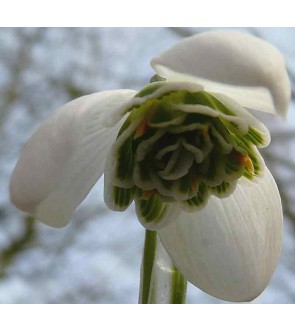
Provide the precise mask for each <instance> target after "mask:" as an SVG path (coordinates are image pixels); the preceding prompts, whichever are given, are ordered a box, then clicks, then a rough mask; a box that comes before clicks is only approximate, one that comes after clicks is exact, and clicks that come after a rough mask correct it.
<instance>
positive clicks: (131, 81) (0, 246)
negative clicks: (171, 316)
mask: <svg viewBox="0 0 295 332" xmlns="http://www.w3.org/2000/svg"><path fill="white" fill-rule="evenodd" d="M206 30H208V28H93V29H90V28H15V29H12V28H1V29H0V303H136V302H137V300H138V288H139V270H140V263H141V252H142V247H143V240H144V229H143V228H142V227H141V225H140V224H139V222H138V221H137V220H136V218H135V214H134V211H133V206H132V207H130V208H129V209H128V210H127V211H126V212H125V213H115V212H110V211H109V210H108V209H107V208H106V207H105V205H104V202H103V194H102V189H103V186H102V181H99V182H98V184H97V185H96V186H95V187H94V189H93V190H92V191H91V193H90V194H89V196H88V197H87V199H86V200H85V201H84V203H83V204H82V205H81V206H80V207H79V209H78V210H77V212H76V214H75V217H74V219H73V222H72V223H71V224H70V225H69V226H68V227H66V228H64V229H61V230H55V229H52V228H49V227H47V226H45V225H42V224H40V223H38V222H35V221H34V220H33V219H32V218H30V217H28V216H26V215H25V214H23V213H21V212H19V211H18V210H16V209H15V208H14V207H13V206H12V205H11V204H10V202H9V196H8V183H9V176H10V174H11V172H12V170H13V167H14V165H15V164H16V161H17V158H18V156H19V154H20V151H21V149H22V147H23V145H24V144H25V142H26V141H27V139H28V138H29V137H30V135H31V134H32V132H33V131H34V130H35V129H36V128H37V127H38V125H39V124H40V122H41V121H42V120H43V119H45V118H47V117H48V116H49V115H50V114H51V113H52V112H53V111H54V110H55V109H56V108H58V107H59V106H61V105H62V104H64V103H66V102H67V101H69V100H71V99H73V98H77V97H79V96H82V95H84V94H89V93H92V92H96V91H100V90H106V89H117V88H130V89H136V90H138V89H141V88H142V87H143V86H144V85H146V84H147V83H148V82H149V80H150V77H151V76H152V75H153V74H154V73H153V71H152V69H151V67H150V66H149V62H150V60H151V58H152V57H153V56H154V55H156V54H158V53H160V52H161V51H164V50H165V49H167V48H168V47H169V46H171V45H173V44H174V43H175V42H177V41H179V40H180V39H182V38H184V37H187V36H190V35H193V34H195V33H200V32H202V31H206ZM240 30H243V31H246V32H248V33H251V34H254V35H256V36H259V37H261V38H264V39H266V40H268V41H270V42H271V43H273V44H274V45H276V46H277V47H278V48H279V49H280V50H281V52H282V53H283V54H284V55H285V58H286V62H287V67H288V72H289V76H290V79H291V81H292V84H293V91H292V104H291V106H290V112H289V115H288V119H287V121H286V123H283V122H282V121H281V120H280V119H278V118H274V117H273V116H263V117H262V120H263V121H264V122H265V123H266V124H267V126H268V127H269V128H270V130H271V134H272V143H271V145H270V146H269V147H268V148H267V149H264V150H263V151H262V153H263V156H264V158H265V160H266V163H267V165H268V167H269V168H270V169H271V171H272V173H273V174H274V177H275V178H276V180H277V183H278V186H279V189H280V192H281V196H282V200H283V206H284V213H285V231H284V242H283V250H282V256H281V259H280V263H279V266H278V268H277V270H276V272H275V274H274V276H273V278H272V281H271V283H270V284H269V286H268V287H267V289H266V290H265V291H264V292H263V294H262V295H261V296H259V297H258V298H257V299H256V300H255V301H254V303H295V204H294V202H295V146H294V143H295V112H294V105H295V104H294V101H295V85H294V84H295V29H293V28H263V29H261V28H259V29H258V28H257V29H256V28H244V29H240ZM187 302H188V303H224V302H223V301H220V300H217V299H215V298H213V297H211V296H209V295H207V294H205V293H204V292H202V291H201V290H199V289H197V288H196V287H194V286H192V285H189V287H188V297H187Z"/></svg>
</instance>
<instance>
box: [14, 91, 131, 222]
mask: <svg viewBox="0 0 295 332" xmlns="http://www.w3.org/2000/svg"><path fill="white" fill-rule="evenodd" d="M135 93H136V92H135V91H132V90H114V91H103V92H98V93H94V94H91V95H88V96H84V97H81V98H78V99H75V100H73V101H71V102H69V103H67V104H66V105H64V106H63V107H62V108H61V109H59V110H58V111H57V112H55V113H54V114H53V115H52V116H51V117H50V118H49V119H48V120H46V121H45V122H44V123H43V124H42V125H41V126H40V127H39V129H38V130H37V131H36V132H35V133H34V134H33V136H32V137H31V138H30V140H29V141H28V143H27V144H26V145H25V147H24V149H23V152H22V154H21V157H20V159H19V161H18V163H17V165H16V167H15V169H14V172H13V174H12V177H11V181H10V196H11V201H12V202H13V203H14V204H15V205H16V206H17V207H18V208H19V209H21V210H23V211H25V212H28V213H30V214H32V215H34V216H35V217H36V218H37V219H39V220H40V221H42V222H44V223H46V224H48V225H50V226H53V227H62V226H65V225H66V224H67V223H68V222H69V220H70V218H71V217H72V214H73V212H74V210H75V209H76V207H77V206H78V205H79V204H80V203H81V202H82V201H83V200H84V198H85V197H86V195H87V194H88V192H89V191H90V189H91V188H92V187H93V186H94V184H95V183H96V182H97V180H98V179H99V178H100V176H101V175H102V173H103V170H104V165H105V159H106V155H107V153H108V150H109V148H110V146H111V144H112V143H113V142H114V140H115V138H116V134H117V131H118V130H119V128H120V125H121V121H119V120H120V119H121V118H122V115H121V114H122V111H123V110H124V104H125V103H126V102H127V101H129V100H130V99H131V98H132V97H133V96H134V95H135Z"/></svg>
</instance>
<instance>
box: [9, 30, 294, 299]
mask: <svg viewBox="0 0 295 332" xmlns="http://www.w3.org/2000/svg"><path fill="white" fill-rule="evenodd" d="M152 66H153V68H154V69H155V71H156V73H157V74H158V75H159V76H161V77H163V78H165V79H166V80H165V81H163V82H157V83H152V84H150V85H148V86H147V87H145V88H144V89H143V90H141V91H140V92H139V93H136V91H132V90H114V91H103V92H99V93H94V94H92V95H89V96H84V97H81V98H78V99H76V100H74V101H72V102H70V103H68V104H66V105H65V106H63V107H62V108H61V109H59V110H58V111H57V112H56V113H54V114H53V115H52V116H51V117H50V118H49V119H48V120H47V121H45V122H44V123H43V124H42V125H41V127H40V128H39V129H38V130H37V131H36V132H35V133H34V134H33V136H32V137H31V139H30V140H29V142H28V143H27V144H26V146H25V147H24V150H23V152H22V155H21V157H20V159H19V161H18V163H17V165H16V168H15V170H14V173H13V175H12V177H11V183H10V194H11V200H12V202H13V203H14V204H15V205H16V206H17V207H18V208H19V209H21V210H23V211H25V212H28V213H30V214H32V215H34V216H35V217H36V218H37V219H39V220H40V221H42V222H44V223H46V224H48V225H50V226H53V227H62V226H65V225H66V224H67V223H68V222H69V221H70V219H71V217H72V215H73V213H74V211H75V209H76V207H77V206H78V205H79V204H80V203H81V202H82V201H83V200H84V199H85V197H86V196H87V194H88V192H89V191H90V190H91V188H92V187H93V186H94V184H95V183H96V182H97V181H98V179H99V178H100V177H101V175H102V174H103V173H104V174H105V202H106V204H107V205H108V206H109V207H110V208H111V209H113V210H125V209H126V208H127V207H128V206H129V205H130V203H131V202H132V201H133V199H134V200H135V202H136V211H137V215H138V218H139V220H140V221H141V223H142V224H143V225H144V226H145V227H146V228H148V229H156V230H157V231H158V234H159V236H160V239H161V241H162V243H163V245H164V247H165V249H166V250H167V252H168V253H169V255H170V256H171V258H172V260H173V261H174V263H175V265H176V266H177V268H178V269H179V270H180V271H181V272H182V273H183V275H184V276H185V277H186V278H187V279H188V280H189V281H190V282H191V283H193V284H194V285H196V286H197V287H199V288H201V289H202V290H204V291H205V292H207V293H209V294H211V295H213V296H216V297H218V298H221V299H224V300H229V301H250V300H252V299H254V298H255V297H257V296H258V295H259V294H260V293H261V292H262V291H263V290H264V288H265V287H266V285H267V284H268V282H269V280H270V278H271V276H272V274H273V272H274V270H275V267H276V265H277V262H278V258H279V255H280V248H281V242H282V207H281V201H280V195H279V192H278V189H277V186H276V183H275V181H274V179H273V177H272V175H271V173H270V172H269V171H268V169H267V168H266V167H265V165H264V162H263V159H262V157H261V156H260V154H259V152H258V150H257V147H265V146H266V145H268V143H269V141H270V137H269V133H268V130H267V128H266V127H265V126H264V125H263V124H262V123H261V122H259V121H258V120H257V119H256V118H255V117H254V116H252V115H251V114H250V113H249V111H248V109H253V110H259V111H263V112H270V113H274V114H278V115H281V116H282V117H284V116H285V115H286V113H287V109H288V103H289V99H290V83H289V80H288V76H287V73H286V69H285V63H284V59H283V57H282V55H281V54H280V53H279V51H278V50H277V49H276V48H274V47H273V46H272V45H270V44H268V43H267V42H265V41H263V40H261V39H258V38H256V37H253V36H250V35H246V34H243V33H241V32H237V31H211V32H206V33H203V34H199V35H196V36H193V37H191V38H187V39H184V40H183V41H181V42H180V43H178V44H177V45H175V46H174V47H172V48H171V49H169V50H168V51H166V52H164V53H163V54H161V55H160V56H159V57H157V58H154V59H153V60H152ZM254 180H255V181H254Z"/></svg>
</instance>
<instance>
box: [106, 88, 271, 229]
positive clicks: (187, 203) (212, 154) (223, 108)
mask: <svg viewBox="0 0 295 332" xmlns="http://www.w3.org/2000/svg"><path fill="white" fill-rule="evenodd" d="M125 112H126V113H127V114H128V117H127V119H126V120H125V122H124V124H123V125H122V127H121V128H120V130H119V133H118V135H117V138H116V142H115V144H114V146H113V148H112V152H111V155H110V159H111V160H110V161H109V162H108V163H107V165H108V168H109V167H111V168H113V171H112V176H111V177H106V183H105V192H106V202H107V204H108V206H109V207H110V208H111V209H113V210H119V211H123V210H125V209H126V208H127V207H128V206H129V205H130V204H131V202H132V201H133V200H134V201H135V204H136V212H137V216H138V219H139V220H140V221H141V222H142V224H143V225H144V226H145V227H146V228H149V229H158V228H159V227H163V226H164V225H166V224H167V223H169V222H171V220H173V218H171V215H170V213H169V210H170V209H173V210H175V206H174V205H175V204H176V203H177V205H178V206H179V207H180V208H181V209H184V210H185V211H188V212H194V211H196V210H199V209H201V208H202V207H203V206H204V205H205V204H206V202H207V200H208V198H209V197H210V195H215V196H217V197H220V198H223V197H227V196H229V195H230V194H231V193H233V191H234V190H235V187H236V184H237V181H238V179H239V178H240V177H242V176H244V177H246V178H248V179H250V180H254V179H255V178H256V177H257V176H261V175H262V174H263V169H264V162H263V159H262V158H261V156H260V154H259V152H258V150H257V147H259V148H261V147H265V146H267V145H268V144H269V141H270V136H269V132H268V130H267V128H266V127H265V126H264V125H263V124H262V123H261V122H259V121H258V120H257V119H256V118H255V117H253V116H251V115H250V113H249V112H248V111H246V110H245V109H244V108H243V107H241V106H240V105H239V104H237V103H235V102H234V101H233V100H231V99H230V98H227V97H225V96H224V95H221V94H212V93H209V92H206V91H204V90H203V89H202V87H200V86H198V85H197V84H194V83H190V84H188V83H183V82H178V83H175V82H158V83H152V84H149V85H148V86H146V87H145V88H144V89H143V90H141V91H140V92H139V93H137V94H136V95H135V97H134V98H133V100H132V102H131V103H130V105H128V108H127V109H126V111H125ZM109 165H110V166H109ZM109 181H111V183H109Z"/></svg>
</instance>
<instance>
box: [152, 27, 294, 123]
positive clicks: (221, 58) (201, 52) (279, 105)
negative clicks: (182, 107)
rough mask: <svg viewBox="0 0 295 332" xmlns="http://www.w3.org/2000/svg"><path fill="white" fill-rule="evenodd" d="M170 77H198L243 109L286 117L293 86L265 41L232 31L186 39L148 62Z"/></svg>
mask: <svg viewBox="0 0 295 332" xmlns="http://www.w3.org/2000/svg"><path fill="white" fill-rule="evenodd" d="M151 65H152V67H153V68H154V69H155V71H156V73H157V74H159V75H160V76H162V77H165V78H167V79H168V80H183V81H185V80H186V81H196V82H197V83H200V84H202V85H204V87H205V90H207V91H212V92H220V93H223V94H225V95H227V96H229V97H231V98H233V99H234V100H236V101H237V102H238V103H240V104H241V105H243V106H244V107H247V108H250V109H255V110H260V111H264V112H269V113H277V114H279V115H281V116H282V117H285V116H286V113H287V110H288V104H289V101H290V95H291V87H290V81H289V78H288V74H287V71H286V68H285V61H284V58H283V56H282V54H281V53H280V52H279V51H278V50H277V49H276V48H275V47H274V46H273V45H271V44H269V43H268V42H266V41H264V40H262V39H260V38H257V37H254V36H251V35H248V34H245V33H242V32H239V31H233V30H224V31H223V30H216V31H209V32H204V33H201V34H198V35H195V36H193V37H190V38H185V39H183V40H182V41H180V42H179V43H178V44H176V45H175V46H174V47H172V48H170V49H168V50H167V51H165V52H164V53H162V54H160V55H159V56H158V57H156V58H154V59H153V60H152V62H151Z"/></svg>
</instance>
